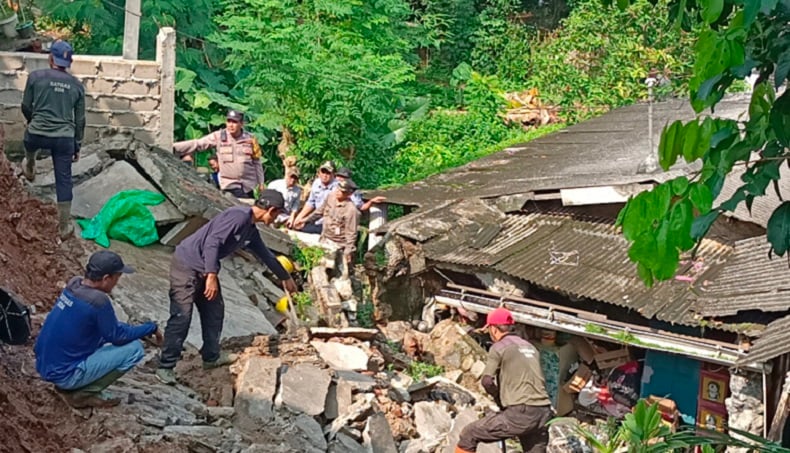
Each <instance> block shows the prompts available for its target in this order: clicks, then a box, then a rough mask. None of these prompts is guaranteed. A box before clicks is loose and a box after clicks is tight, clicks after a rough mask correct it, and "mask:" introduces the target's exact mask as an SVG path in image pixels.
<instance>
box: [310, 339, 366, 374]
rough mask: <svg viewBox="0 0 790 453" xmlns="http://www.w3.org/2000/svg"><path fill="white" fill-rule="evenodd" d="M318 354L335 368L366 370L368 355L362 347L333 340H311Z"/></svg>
mask: <svg viewBox="0 0 790 453" xmlns="http://www.w3.org/2000/svg"><path fill="white" fill-rule="evenodd" d="M310 345H311V346H312V347H314V348H315V349H316V351H318V355H319V356H320V357H321V359H322V360H323V361H324V362H326V363H327V364H328V365H329V366H330V367H331V368H332V369H335V370H348V371H357V370H367V369H368V360H369V357H368V355H367V354H366V353H365V351H363V350H362V349H360V348H358V347H355V346H348V345H345V344H342V343H337V342H334V341H328V342H323V341H311V342H310Z"/></svg>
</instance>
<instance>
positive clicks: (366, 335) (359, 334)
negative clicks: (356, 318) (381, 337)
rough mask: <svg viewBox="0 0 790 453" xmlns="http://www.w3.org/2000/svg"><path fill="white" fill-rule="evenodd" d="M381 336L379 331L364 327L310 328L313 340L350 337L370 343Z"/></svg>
mask: <svg viewBox="0 0 790 453" xmlns="http://www.w3.org/2000/svg"><path fill="white" fill-rule="evenodd" d="M378 334H379V331H378V330H377V329H365V328H363V327H345V328H342V329H336V328H332V327H311V328H310V337H311V338H321V339H326V338H337V337H349V338H356V339H357V340H362V341H370V340H372V339H374V338H376V335H378Z"/></svg>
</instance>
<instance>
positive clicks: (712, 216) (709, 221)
mask: <svg viewBox="0 0 790 453" xmlns="http://www.w3.org/2000/svg"><path fill="white" fill-rule="evenodd" d="M718 218H719V211H710V212H709V213H707V214H705V215H703V216H700V217H697V218H696V219H694V222H693V223H692V224H691V238H692V239H694V240H695V241H699V240H700V239H702V238H703V237H705V235H706V234H708V230H710V227H711V226H712V225H713V223H714V222H715V221H716V219H718Z"/></svg>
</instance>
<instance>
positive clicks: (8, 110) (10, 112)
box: [0, 105, 25, 123]
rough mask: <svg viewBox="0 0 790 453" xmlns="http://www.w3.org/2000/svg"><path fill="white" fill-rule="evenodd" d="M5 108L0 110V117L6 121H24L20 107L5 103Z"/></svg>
mask: <svg viewBox="0 0 790 453" xmlns="http://www.w3.org/2000/svg"><path fill="white" fill-rule="evenodd" d="M4 107H5V108H4V109H3V110H2V112H0V117H2V119H4V120H7V121H19V122H21V123H24V122H25V117H24V115H22V108H20V107H19V106H12V105H6V106H4Z"/></svg>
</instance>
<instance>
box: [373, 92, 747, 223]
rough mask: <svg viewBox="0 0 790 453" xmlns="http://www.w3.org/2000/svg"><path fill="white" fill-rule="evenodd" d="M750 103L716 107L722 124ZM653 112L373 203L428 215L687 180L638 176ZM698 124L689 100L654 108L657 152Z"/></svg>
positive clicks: (740, 100)
mask: <svg viewBox="0 0 790 453" xmlns="http://www.w3.org/2000/svg"><path fill="white" fill-rule="evenodd" d="M748 102H749V99H748V96H742V95H740V96H732V97H727V98H725V99H723V100H722V101H721V102H720V103H719V104H717V106H716V116H719V117H728V118H734V117H737V116H738V115H740V114H742V113H744V112H745V111H746V110H747V108H748ZM647 111H648V106H647V104H636V105H632V106H628V107H623V108H619V109H616V110H612V111H610V112H608V113H606V114H604V115H601V116H599V117H597V118H593V119H590V120H587V121H584V122H581V123H578V124H575V125H573V126H570V127H568V128H566V129H563V130H561V131H558V132H555V133H552V134H549V135H547V136H544V137H541V138H538V139H536V140H533V141H531V142H529V143H523V144H520V145H515V146H512V147H509V148H507V149H504V150H502V151H500V152H497V153H494V154H491V155H489V156H487V157H484V158H482V159H479V160H476V161H474V162H471V163H469V164H466V165H464V166H461V167H458V168H455V169H452V170H449V171H446V172H444V173H441V174H437V175H434V176H431V177H429V178H427V179H425V180H422V181H418V182H414V183H410V184H406V185H404V186H401V187H396V188H392V189H387V190H381V191H372V192H368V193H366V196H372V195H384V196H386V197H387V202H388V203H395V204H403V205H411V206H420V207H424V208H429V207H433V206H437V205H439V204H441V203H442V202H444V201H447V200H457V199H464V198H475V197H478V198H494V197H501V196H505V195H512V194H524V193H530V192H535V191H545V190H559V189H566V188H573V187H592V186H606V185H620V184H631V183H638V182H650V181H657V182H662V181H665V180H668V179H671V178H672V177H675V176H677V175H678V174H682V173H685V172H686V171H687V170H688V167H684V166H682V165H680V166H678V168H677V170H675V171H671V172H666V173H662V172H658V173H649V174H648V173H640V172H639V167H640V164H642V163H643V162H644V161H645V159H646V157H647V155H648V153H649V145H648V133H647ZM694 117H695V115H694V112H693V111H692V110H691V108H690V107H689V103H688V100H685V99H683V100H680V99H678V100H672V101H666V102H659V103H656V104H654V106H653V123H654V125H655V126H654V127H655V131H654V146H656V145H657V143H658V139H659V135H660V132H661V128H662V127H663V125H664V124H666V123H668V122H672V121H674V120H678V119H681V120H690V119H692V118H694Z"/></svg>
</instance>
